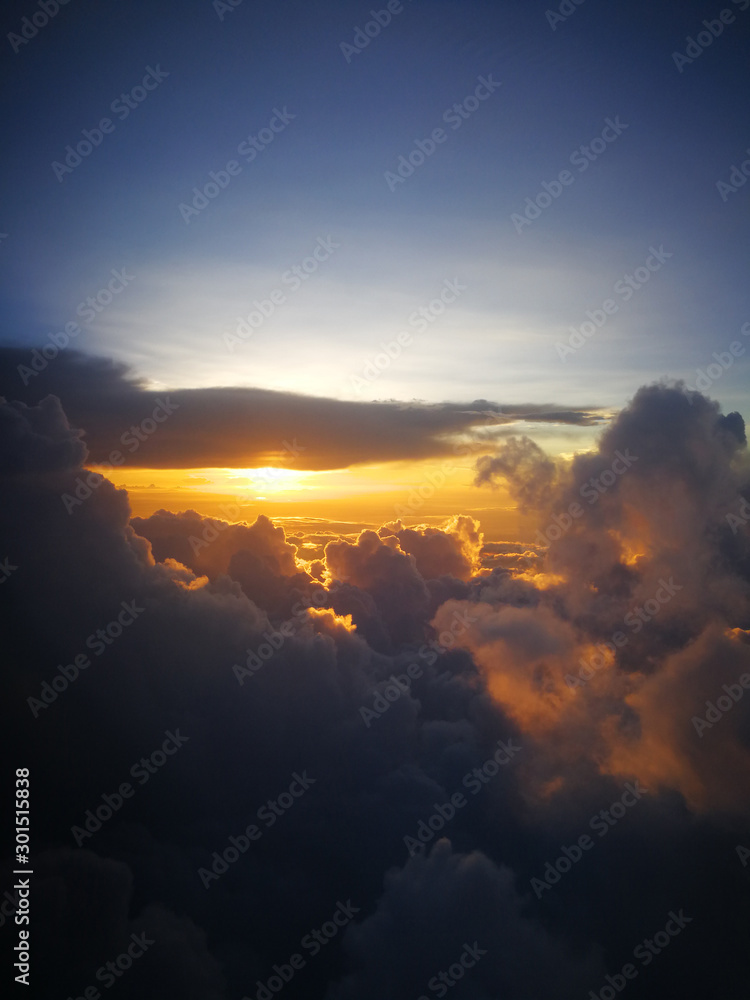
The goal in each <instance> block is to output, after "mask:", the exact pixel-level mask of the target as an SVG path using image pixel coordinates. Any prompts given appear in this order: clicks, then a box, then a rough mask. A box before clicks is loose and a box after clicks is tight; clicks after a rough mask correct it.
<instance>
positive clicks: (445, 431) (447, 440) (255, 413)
mask: <svg viewBox="0 0 750 1000" xmlns="http://www.w3.org/2000/svg"><path fill="white" fill-rule="evenodd" d="M29 360H30V352H29V351H28V350H24V349H21V348H8V347H6V348H2V349H0V391H2V392H4V393H5V395H6V396H7V397H8V398H9V399H11V400H20V401H23V402H27V403H28V402H37V401H38V400H39V399H40V398H42V397H43V396H45V395H46V394H48V393H51V394H53V395H56V396H58V397H59V398H60V400H61V401H62V404H63V407H64V409H65V412H66V413H67V415H68V417H69V419H70V421H71V423H72V424H73V425H74V426H77V427H83V428H85V430H86V443H87V446H88V448H89V451H90V460H91V461H92V462H107V461H110V460H111V459H110V455H111V453H112V452H113V451H117V452H120V454H121V456H122V461H121V463H120V464H121V465H122V467H127V466H136V467H138V466H140V467H142V468H175V469H176V468H200V467H219V466H220V467H234V468H260V467H265V466H289V467H292V468H295V469H313V470H320V469H340V468H346V467H348V466H351V465H357V464H361V463H365V462H388V461H396V460H402V459H410V460H416V459H423V458H431V457H436V456H441V455H450V454H453V453H454V452H453V448H452V439H453V436H454V435H458V434H461V433H465V432H469V431H471V430H472V429H474V428H481V427H483V426H486V425H488V424H494V423H505V424H510V423H515V422H516V421H530V420H535V419H537V418H538V417H539V418H541V419H545V420H548V421H554V422H556V423H570V424H593V423H597V422H599V421H601V419H602V417H601V413H600V412H599V408H597V407H590V406H587V407H582V408H580V409H570V410H563V409H560V408H559V407H549V406H544V405H540V406H538V407H533V406H523V407H520V408H518V409H516V408H509V407H504V408H503V407H500V406H498V405H497V404H492V403H488V402H487V401H485V400H482V401H479V402H473V403H467V404H465V405H464V404H455V403H441V404H432V405H430V404H425V403H391V402H388V403H364V402H362V403H360V402H344V401H341V400H334V399H323V398H316V397H314V396H302V395H298V394H294V393H286V392H273V391H270V390H266V389H245V388H237V387H231V386H226V387H216V388H209V389H179V390H177V391H172V392H154V391H152V390H149V389H148V388H147V387H146V386H145V384H144V382H143V381H142V380H139V379H138V378H137V377H136V376H135V375H134V374H133V373H132V372H130V371H129V370H128V369H127V368H126V367H125V366H124V365H121V364H118V363H115V362H113V361H110V360H107V359H104V358H92V357H88V356H86V355H83V354H81V353H79V352H76V351H72V350H65V351H61V352H60V353H59V354H58V356H57V357H55V358H53V359H51V360H50V361H49V362H44V359H41V362H40V363H44V368H43V369H42V370H41V371H40V372H38V373H34V374H28V373H27V372H24V371H23V370H22V372H21V374H19V366H22V367H25V368H26V369H27V370H28V372H33V369H31V368H29ZM24 382H25V383H26V384H24ZM160 407H161V409H160ZM173 408H174V409H173ZM154 411H157V412H156V416H154ZM551 411H553V412H551ZM167 414H168V415H167ZM144 421H145V422H146V423H145V426H142V425H143V424H144ZM133 428H135V430H133ZM123 435H124V436H125V437H124V440H123ZM117 461H118V460H117V459H115V464H117Z"/></svg>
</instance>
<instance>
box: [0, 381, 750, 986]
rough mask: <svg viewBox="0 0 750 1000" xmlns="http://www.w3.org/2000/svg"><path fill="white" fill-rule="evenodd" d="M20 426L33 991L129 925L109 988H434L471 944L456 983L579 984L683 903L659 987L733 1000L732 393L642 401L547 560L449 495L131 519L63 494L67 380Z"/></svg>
mask: <svg viewBox="0 0 750 1000" xmlns="http://www.w3.org/2000/svg"><path fill="white" fill-rule="evenodd" d="M139 391H140V390H139ZM128 405H129V404H128ZM446 412H447V411H446ZM0 429H1V431H2V446H1V447H0V475H1V476H2V497H3V503H2V508H1V509H0V556H7V561H8V563H9V564H10V565H12V566H13V567H14V568H13V570H12V572H10V575H9V576H8V577H7V579H6V581H5V583H4V584H3V585H2V593H1V594H0V598H1V600H2V613H3V617H4V628H5V635H6V644H5V650H6V659H7V667H6V671H5V675H6V684H7V692H8V693H7V698H8V701H9V703H10V704H12V705H13V706H14V712H13V714H12V716H11V720H10V722H9V725H8V726H7V727H6V729H5V730H4V732H3V736H2V740H3V749H4V751H5V753H6V756H8V757H9V759H14V760H16V759H18V747H19V746H21V747H23V748H24V753H25V758H24V760H23V766H28V767H29V768H30V769H31V773H32V776H33V784H32V787H33V789H34V792H33V799H32V801H33V803H34V805H33V808H34V809H36V812H35V813H34V817H35V835H34V851H35V852H36V856H37V861H38V864H37V867H38V872H37V874H36V875H35V877H36V878H37V882H36V883H35V886H36V889H37V892H38V897H37V898H38V904H37V905H38V912H39V918H38V922H39V926H40V927H42V926H44V927H45V928H46V929H45V931H44V937H43V948H44V951H45V954H48V955H51V956H52V961H50V962H49V963H48V965H47V966H46V967H41V963H40V964H39V965H38V966H37V976H38V980H37V981H38V984H39V988H40V989H41V991H42V992H41V994H40V995H50V996H51V995H55V996H57V995H70V996H79V995H82V993H83V991H84V990H85V988H86V987H87V986H89V985H92V984H96V982H97V980H96V978H95V977H96V973H97V970H98V969H99V968H100V967H101V966H102V965H103V964H104V963H106V962H107V961H108V960H110V959H112V958H114V957H115V956H116V955H117V954H118V953H120V952H121V951H122V950H123V948H125V947H126V946H127V944H128V941H129V940H130V935H131V934H139V933H142V932H143V933H146V934H147V935H148V936H150V937H151V938H153V940H154V942H155V943H154V944H153V946H152V947H149V950H148V952H147V953H146V955H144V957H143V958H142V959H139V962H138V963H136V964H134V966H133V968H132V969H131V970H129V971H128V973H127V975H124V976H123V977H122V978H121V981H120V984H119V986H118V989H120V991H121V995H123V996H133V997H135V996H139V997H143V996H146V997H150V996H157V995H160V996H161V995H165V994H166V995H171V993H172V992H174V989H175V987H174V985H173V984H177V988H178V989H179V992H180V995H185V996H195V997H199V996H200V997H211V998H217V1000H218V998H222V1000H223V998H226V1000H229V998H231V997H236V996H248V997H256V996H258V995H260V996H263V995H264V994H263V990H262V986H263V984H267V983H269V982H270V981H271V980H272V977H274V976H278V975H279V974H280V973H278V972H275V971H274V967H278V968H280V969H286V968H287V967H288V968H290V969H293V970H294V975H293V977H292V978H291V981H290V982H289V984H288V985H287V986H286V987H285V988H284V989H285V995H288V996H290V997H292V996H305V997H310V996H319V997H321V998H324V1000H345V998H348V997H354V996H357V997H369V996H373V997H374V996H376V995H377V996H383V995H386V994H387V995H388V996H390V997H393V998H396V1000H399V998H404V1000H407V998H409V1000H414V998H416V997H419V996H420V995H424V996H435V995H438V992H437V991H436V989H435V988H434V987H431V986H430V985H429V984H430V982H431V981H432V980H433V979H434V977H439V975H440V973H441V972H443V971H446V970H449V968H450V966H451V965H452V964H455V963H456V962H458V961H459V958H460V956H461V955H462V954H464V949H465V948H466V947H467V946H469V947H471V948H479V949H480V950H483V951H486V955H481V956H480V957H479V958H478V959H477V960H476V965H475V966H471V967H470V968H466V969H465V976H462V980H461V983H460V984H458V985H456V986H455V987H451V989H452V990H454V992H453V993H452V995H454V996H456V997H459V996H461V995H463V996H466V997H472V998H482V1000H484V998H487V1000H489V998H494V997H498V996H503V997H507V998H510V1000H516V998H517V1000H526V998H531V997H534V998H535V1000H536V998H546V997H549V998H550V1000H552V998H565V997H571V998H575V997H579V996H585V995H587V993H588V991H589V990H600V989H601V988H602V987H603V986H605V985H606V982H607V981H606V979H605V976H606V975H608V974H610V975H614V974H615V973H617V972H619V970H620V969H621V968H622V966H623V964H624V963H626V962H627V961H629V960H632V953H633V948H634V947H635V946H637V945H638V943H639V942H640V941H642V940H643V939H644V937H647V936H653V932H654V931H656V930H658V929H660V928H662V927H663V926H664V922H665V920H666V919H667V914H668V913H669V911H670V910H672V909H675V910H677V909H679V908H680V907H684V909H685V912H686V913H687V914H688V915H689V916H691V917H692V918H693V921H694V922H693V923H692V924H691V925H690V926H689V927H687V928H686V929H685V931H684V938H683V937H682V936H681V937H680V938H679V939H678V940H676V941H675V942H674V943H672V944H671V945H670V948H669V949H666V950H665V951H664V954H660V955H658V956H654V958H653V968H650V969H649V970H648V972H646V970H645V968H644V969H643V974H642V976H641V975H640V974H639V983H638V989H639V990H641V991H642V995H643V996H647V997H651V996H654V997H656V996H663V995H664V994H665V992H667V993H669V994H670V995H681V996H686V997H691V998H692V997H696V998H697V997H699V996H700V997H704V996H709V995H717V990H718V995H721V996H723V997H729V998H732V1000H734V998H735V997H737V998H738V997H739V996H740V995H741V992H740V991H741V989H742V988H744V983H745V971H744V958H743V957H742V956H743V955H744V939H745V936H746V927H745V926H744V924H743V920H744V917H743V913H745V911H746V906H745V903H744V901H743V900H744V897H745V896H746V892H747V885H746V883H745V880H744V876H745V871H744V869H743V866H742V863H741V860H740V858H739V856H738V854H737V851H736V848H737V845H741V844H743V843H745V844H746V846H750V816H749V813H748V802H747V795H746V791H745V789H746V788H747V781H748V777H750V745H749V744H750V692H749V691H748V690H747V688H745V687H744V686H743V685H742V683H741V678H742V677H743V676H746V675H748V673H750V655H749V651H750V646H749V644H748V634H749V632H748V630H750V617H749V616H750V589H749V587H750V583H749V580H750V572H749V571H748V570H749V567H750V548H749V543H748V535H747V527H746V524H747V520H748V517H747V516H746V514H745V513H744V512H745V511H746V510H748V505H747V499H748V497H749V496H750V488H749V486H750V476H749V475H748V463H747V453H746V448H745V442H744V426H743V424H742V420H741V418H739V417H738V416H737V415H730V416H728V417H725V416H722V415H721V413H720V412H719V410H718V407H717V406H716V404H714V403H712V402H711V401H709V400H707V399H705V398H703V397H700V396H694V397H692V401H690V400H689V399H688V397H687V396H686V395H685V393H684V392H682V391H681V390H680V389H679V388H678V387H665V386H652V387H648V388H645V389H643V390H641V391H640V392H639V393H638V394H637V395H636V397H635V398H634V400H633V401H632V403H631V404H630V405H629V406H628V407H627V408H626V409H625V410H624V411H623V412H622V413H621V414H620V415H619V416H618V417H617V418H616V419H615V420H614V421H613V423H612V424H611V426H610V427H608V429H607V430H606V431H605V432H604V434H603V435H602V437H601V440H600V442H599V444H598V447H597V449H596V451H595V452H592V453H588V454H585V455H579V456H577V457H576V458H575V459H574V460H573V461H572V462H571V463H568V464H562V465H560V464H554V463H553V465H554V468H553V469H552V470H551V473H552V474H550V476H549V477H547V478H546V480H545V481H546V482H547V484H548V488H547V489H545V490H539V489H536V488H534V489H533V490H530V491H529V493H528V504H529V508H530V509H531V507H532V503H533V504H536V509H537V513H538V523H539V531H540V535H541V537H542V538H543V539H545V540H546V552H545V551H544V550H543V549H542V548H541V543H540V542H539V540H538V539H537V540H536V541H535V540H531V539H530V543H531V544H530V546H529V547H528V548H524V547H521V551H518V548H519V547H515V548H514V547H513V546H503V545H502V544H496V545H495V546H494V547H493V548H492V549H490V547H489V546H488V547H487V548H486V549H483V545H482V537H481V533H480V530H479V526H478V525H477V524H476V522H474V521H473V520H472V519H471V518H469V517H465V516H461V515H457V516H456V517H454V518H452V519H450V520H449V521H448V522H446V523H445V524H444V525H443V526H442V528H435V527H434V526H432V527H427V526H419V525H416V526H410V527H406V526H404V525H403V523H401V522H392V523H390V524H386V525H383V526H381V527H380V529H379V530H377V531H375V530H369V529H368V530H366V531H364V532H362V533H360V534H359V535H358V536H357V537H347V536H331V537H329V536H328V535H326V534H325V533H321V534H319V535H317V536H315V537H313V536H309V537H308V536H304V535H296V536H294V537H292V538H288V537H287V536H286V535H285V533H284V531H283V529H281V528H280V527H278V526H276V525H274V524H273V523H272V522H271V521H270V520H268V519H267V518H259V519H258V520H257V521H256V522H255V523H254V524H252V525H243V524H234V525H232V524H229V523H227V522H219V521H216V520H215V519H205V518H201V517H200V516H199V515H198V514H196V513H195V512H168V511H161V512H158V513H157V514H154V515H153V516H152V517H150V518H147V519H134V520H132V521H131V518H130V510H129V507H128V500H127V494H126V493H125V491H123V490H117V489H115V487H114V486H113V485H112V484H111V483H110V482H108V481H107V480H104V481H102V482H101V483H99V484H98V485H97V486H96V488H94V489H92V490H91V493H90V495H89V496H87V497H86V498H85V499H84V500H82V502H81V503H80V504H76V505H75V506H74V507H73V508H72V509H70V511H69V510H68V509H67V508H66V505H65V503H64V502H63V500H62V497H63V495H64V494H74V492H75V490H76V488H77V487H79V484H80V481H81V479H82V477H84V476H85V473H84V472H83V469H82V463H83V462H84V461H85V458H86V451H85V447H84V445H83V443H82V438H81V435H80V433H79V432H78V431H76V430H74V429H71V427H70V425H69V423H68V420H67V418H66V415H65V412H64V410H63V408H62V407H61V405H60V403H59V402H58V401H57V400H56V399H54V398H47V399H46V400H44V401H43V402H42V403H41V404H39V405H36V406H26V405H24V404H21V403H5V402H3V403H2V406H1V407H0ZM500 459H501V461H500V462H498V464H496V465H495V466H494V467H493V470H492V475H493V476H494V477H497V476H498V475H500V474H502V475H504V476H513V475H515V474H516V473H517V472H520V471H521V470H522V469H523V468H524V465H523V463H521V464H519V463H516V462H513V463H510V462H509V461H508V454H507V452H501V454H500ZM537 459H538V463H537V464H539V463H541V464H542V465H546V462H547V461H548V460H546V459H545V458H544V457H539V456H537ZM589 496H594V497H596V499H594V500H591V501H589ZM575 504H577V505H578V506H579V507H580V513H577V512H576V511H577V508H575V507H574V506H573V505H575ZM730 515H731V517H730ZM732 517H733V518H734V520H732V519H731V518H732ZM553 529H554V530H553ZM309 557H313V558H309ZM490 557H513V558H515V557H518V560H517V561H515V562H514V561H512V560H511V563H510V565H504V564H503V563H502V562H499V563H495V564H493V565H487V564H486V563H487V561H488V560H489V561H490V562H492V563H494V562H495V560H494V559H491V558H490ZM520 559H524V560H526V562H525V563H522V562H521V561H520ZM483 561H484V562H485V565H484V566H482V565H481V564H482V562H483ZM124 605H125V606H129V607H130V608H131V609H133V610H132V612H131V613H130V614H128V615H123V613H122V609H123V606H124ZM639 608H640V609H641V611H640V612H639V611H638V609H639ZM628 616H630V618H628ZM631 622H632V624H631ZM618 635H619V636H621V637H622V638H621V639H619V640H618V638H617V636H618ZM623 639H624V640H625V641H624V642H623V641H622V640H623ZM608 643H609V644H610V645H611V647H612V651H610V649H609V647H608V645H607V644H608ZM84 661H87V662H85V664H84ZM727 689H729V693H726V690H727ZM727 699H728V701H727ZM707 702H708V703H710V705H713V706H714V707H713V711H712V710H711V708H710V707H709V706H708V705H707ZM696 719H699V720H703V721H704V723H705V725H698V724H696V721H695V720H696ZM178 730H179V732H180V733H181V734H182V735H183V736H184V737H186V741H185V743H184V746H182V747H181V748H180V750H179V752H178V753H176V754H175V755H174V756H172V757H168V758H165V759H164V760H162V759H161V758H162V757H164V756H165V755H164V754H161V757H160V756H159V752H160V747H161V746H162V743H163V741H164V734H165V732H168V731H172V732H174V731H178ZM503 748H504V749H503ZM144 759H145V760H146V761H151V762H152V766H153V772H151V771H148V770H147V771H146V772H145V773H147V774H148V778H147V779H146V780H145V781H142V782H141V781H140V779H139V778H137V777H135V776H134V773H133V768H134V767H135V768H136V774H141V773H142V772H141V771H138V770H137V766H138V762H139V761H142V760H144ZM157 763H158V766H157ZM300 779H303V783H302V785H300V783H299V781H300ZM123 782H129V783H130V784H131V785H132V786H133V794H132V796H128V797H121V801H120V803H119V805H117V800H116V798H113V795H115V794H116V793H117V794H119V792H118V790H119V789H121V787H122V783H123ZM628 783H629V784H630V786H631V787H633V788H635V789H636V790H640V789H644V790H645V791H642V792H641V791H638V794H637V795H636V797H635V799H631V798H627V796H628V795H629V794H630V793H628V791H627V789H628ZM302 787H304V789H305V790H304V791H303V792H302V793H300V788H302ZM105 796H109V800H107V799H106V798H105ZM623 796H625V798H623ZM108 801H109V807H108V808H109V812H110V815H107V802H108ZM622 803H626V804H625V805H623V804H622ZM113 804H114V805H113ZM604 814H606V816H607V817H608V819H605V818H603V817H604ZM87 822H88V829H87V828H86V823H87ZM97 824H98V825H97ZM74 828H76V829H79V830H80V829H81V828H83V829H84V830H85V831H86V835H85V836H84V837H83V838H81V836H80V835H79V837H78V838H76V836H75V835H74V833H73V832H72V831H73V829H74ZM253 829H255V830H256V831H258V836H257V837H256V836H255V834H253V835H252V839H251V836H250V831H252V830H253ZM602 829H603V830H604V833H601V832H600V831H601V830H602ZM584 835H588V837H589V839H590V840H591V846H590V847H586V848H583V847H580V848H578V851H579V856H578V857H576V850H575V846H576V845H577V844H580V843H581V838H582V837H583V836H584ZM232 838H233V839H232ZM415 844H417V845H420V844H421V845H423V846H417V847H416V848H415V847H414V845H415ZM564 848H565V849H566V850H567V851H568V853H567V854H565V853H564V851H563V849H564ZM571 858H572V859H573V860H571ZM558 859H562V862H561V863H558ZM8 860H10V859H8ZM6 870H9V868H6ZM201 872H203V873H204V875H203V877H202V876H201ZM206 873H208V875H207V874H206ZM209 876H210V877H209ZM7 888H8V890H9V891H10V888H11V883H10V882H9V883H8V886H7ZM339 905H343V906H344V907H346V906H350V907H352V908H354V910H353V915H352V917H351V919H348V922H347V923H346V925H345V926H340V925H338V924H336V923H334V922H333V916H332V915H333V914H334V913H335V912H343V911H337V907H338V906H339ZM727 914H731V915H732V919H730V920H728V919H727ZM720 917H721V919H719V918H720ZM5 927H6V931H5V932H6V933H10V930H9V928H10V924H9V923H7V924H6V925H5ZM313 932H316V933H318V935H319V937H320V942H321V943H319V944H318V947H317V950H316V949H315V948H314V947H313V946H312V945H311V944H308V945H305V944H304V942H305V941H306V940H307V941H308V942H310V941H312V942H316V938H315V937H314V936H313V937H309V935H311V934H313ZM708 953H710V954H712V955H713V956H715V961H713V962H711V963H707V962H706V961H705V955H706V954H708ZM297 954H299V955H300V956H302V960H303V965H302V966H299V963H297V965H296V966H295V965H292V964H291V958H292V956H294V955H297ZM467 954H468V953H467ZM298 966H299V967H298ZM639 968H640V966H639ZM717 969H718V970H719V971H716V970H717ZM446 974H447V975H450V973H449V972H448V971H446ZM437 981H438V982H440V980H439V979H438V980H437ZM266 988H268V987H266ZM45 990H46V993H45V992H44V991H45Z"/></svg>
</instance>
